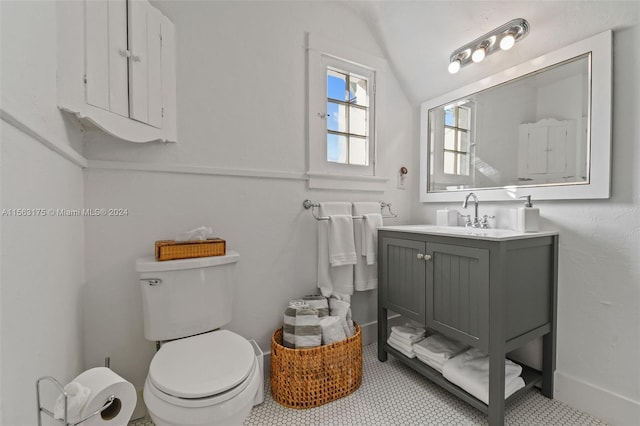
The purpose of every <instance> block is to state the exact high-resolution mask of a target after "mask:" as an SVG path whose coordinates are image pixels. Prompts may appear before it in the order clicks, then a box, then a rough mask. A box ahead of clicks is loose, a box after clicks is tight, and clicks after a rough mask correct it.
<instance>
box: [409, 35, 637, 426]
mask: <svg viewBox="0 0 640 426" xmlns="http://www.w3.org/2000/svg"><path fill="white" fill-rule="evenodd" d="M638 52H640V26H635V27H633V28H630V29H625V30H620V31H616V32H615V33H614V66H613V69H614V74H613V78H614V84H613V139H612V140H613V164H612V171H613V172H612V196H611V198H610V199H608V200H584V201H566V202H565V201H539V202H537V206H538V207H540V214H541V217H542V226H543V227H544V228H545V229H557V230H559V231H560V254H559V257H560V264H559V295H558V299H559V300H558V353H557V370H556V380H557V381H556V398H557V399H559V400H561V401H564V402H566V403H568V404H569V405H571V406H573V407H576V408H578V409H581V410H583V411H586V412H588V413H591V414H593V415H595V416H597V417H599V418H601V419H604V420H605V421H608V422H611V423H612V424H618V425H631V424H637V423H638V418H640V365H639V364H638V359H640V263H638V253H640V221H639V220H638V218H640V170H639V169H638V164H640V147H639V146H638V140H639V139H640V124H638V117H639V116H640V85H639V84H638V80H637V76H638V75H640V54H639V53H638ZM416 162H417V160H416ZM416 166H417V164H414V168H415V167H416ZM461 197H462V196H461ZM416 199H417V197H416ZM461 200H462V198H461ZM446 206H448V207H449V208H456V209H458V210H461V207H460V205H457V204H456V205H451V204H448V205H446ZM516 206H517V204H512V203H509V204H507V203H488V202H483V201H482V196H480V213H481V214H496V215H497V219H496V220H497V226H498V227H507V226H508V209H509V208H513V207H516ZM413 207H414V208H413V216H412V219H413V221H414V222H416V223H435V214H436V213H435V212H436V210H437V209H441V208H444V207H445V205H444V204H441V203H438V204H436V203H430V204H420V203H418V202H415V203H414V205H413ZM534 346H535V345H534Z"/></svg>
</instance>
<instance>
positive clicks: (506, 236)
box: [380, 225, 557, 240]
mask: <svg viewBox="0 0 640 426" xmlns="http://www.w3.org/2000/svg"><path fill="white" fill-rule="evenodd" d="M380 229H382V230H385V231H398V232H412V233H417V234H432V235H442V236H447V237H465V238H474V239H479V240H516V239H522V238H531V237H539V236H543V235H555V234H557V232H556V231H540V232H527V233H525V232H518V231H513V230H511V229H500V228H489V229H482V228H465V227H462V226H437V225H400V226H383V227H382V228H380Z"/></svg>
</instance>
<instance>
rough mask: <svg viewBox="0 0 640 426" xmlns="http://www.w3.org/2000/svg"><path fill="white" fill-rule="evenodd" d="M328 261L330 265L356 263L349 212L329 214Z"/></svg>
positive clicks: (351, 219)
mask: <svg viewBox="0 0 640 426" xmlns="http://www.w3.org/2000/svg"><path fill="white" fill-rule="evenodd" d="M329 263H330V264H331V266H343V265H355V264H356V246H355V243H354V240H353V216H351V213H349V214H334V215H331V216H329Z"/></svg>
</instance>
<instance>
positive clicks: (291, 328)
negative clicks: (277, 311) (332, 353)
mask: <svg viewBox="0 0 640 426" xmlns="http://www.w3.org/2000/svg"><path fill="white" fill-rule="evenodd" d="M292 302H293V303H292V304H293V307H292V306H288V307H287V309H285V311H284V324H283V326H282V344H283V345H284V346H285V347H287V348H313V347H316V346H320V344H321V343H322V327H321V326H320V319H319V318H318V311H317V310H316V309H314V308H311V307H309V305H307V304H306V303H304V304H300V303H299V302H300V301H299V300H295V301H292Z"/></svg>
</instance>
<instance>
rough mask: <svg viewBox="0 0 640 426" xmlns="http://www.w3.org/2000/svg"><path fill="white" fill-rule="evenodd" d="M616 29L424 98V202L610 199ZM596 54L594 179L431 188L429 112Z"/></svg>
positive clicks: (591, 170) (591, 174)
mask: <svg viewBox="0 0 640 426" xmlns="http://www.w3.org/2000/svg"><path fill="white" fill-rule="evenodd" d="M611 43H612V33H611V30H608V31H605V32H603V33H600V34H597V35H595V36H593V37H589V38H587V39H585V40H582V41H579V42H577V43H574V44H571V45H569V46H566V47H563V48H561V49H558V50H556V51H553V52H551V53H548V54H545V55H542V56H540V57H537V58H535V59H532V60H530V61H528V62H525V63H523V64H520V65H516V66H515V67H512V68H509V69H507V70H505V71H502V72H499V73H497V74H494V75H492V76H489V77H487V78H484V79H482V80H480V81H477V82H475V83H471V84H469V85H467V86H464V87H461V88H459V89H456V90H454V91H452V92H450V93H447V94H444V95H441V96H438V97H437V98H434V99H431V100H429V101H426V102H423V103H422V104H421V106H420V201H421V202H451V201H454V202H458V201H460V200H462V198H463V196H464V194H466V193H468V192H470V191H473V192H475V193H476V194H477V195H478V197H479V198H480V199H481V200H483V201H511V200H515V199H517V198H518V197H520V196H522V195H531V198H532V199H534V200H565V199H595V198H609V197H610V192H611V187H610V186H611V185H610V181H611V120H612V116H611V111H612V110H611V104H612V102H611V94H612V80H611V78H612V64H613V58H612V44H611ZM586 53H591V70H590V74H591V99H590V104H589V122H590V131H589V135H590V138H589V151H588V157H587V158H588V160H589V182H588V183H584V184H570V185H561V184H560V185H556V184H552V185H547V186H526V187H525V186H515V185H514V186H505V187H502V188H486V189H483V188H469V189H464V190H455V191H446V192H428V191H427V189H428V188H427V181H428V173H429V170H428V158H429V155H428V152H429V151H428V148H429V144H428V136H429V135H428V120H429V118H428V114H429V110H430V109H432V108H436V107H438V106H442V105H445V104H447V103H451V102H452V101H455V100H457V99H461V98H464V97H468V96H471V95H473V94H476V93H478V92H481V91H483V90H486V89H489V88H491V87H494V86H497V85H499V84H503V83H506V82H509V81H510V80H513V79H516V78H519V77H522V76H524V75H527V74H530V73H533V72H536V71H539V70H541V69H543V68H547V67H550V66H553V65H555V64H559V63H561V62H564V61H567V60H569V59H572V58H575V57H577V56H580V55H584V54H586Z"/></svg>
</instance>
